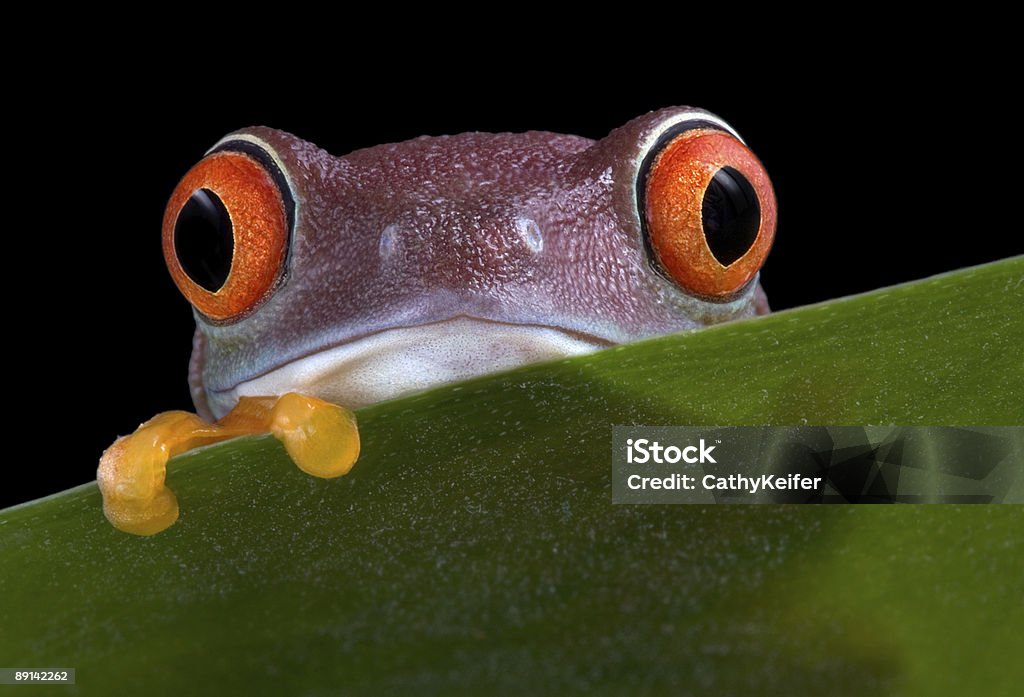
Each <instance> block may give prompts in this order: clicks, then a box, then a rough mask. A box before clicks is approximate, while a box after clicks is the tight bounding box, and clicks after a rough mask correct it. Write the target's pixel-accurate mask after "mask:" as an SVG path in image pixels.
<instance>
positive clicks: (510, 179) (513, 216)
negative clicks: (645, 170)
mask: <svg viewBox="0 0 1024 697" xmlns="http://www.w3.org/2000/svg"><path fill="white" fill-rule="evenodd" d="M707 118H710V119H715V117H713V116H710V115H709V114H706V112H702V111H699V110H693V109H688V108H676V109H666V110H662V111H659V112H653V113H651V114H647V115H646V116H643V117H640V118H638V119H635V120H633V121H631V122H630V123H628V124H626V125H625V126H623V127H621V128H619V129H616V130H615V131H613V132H612V133H611V134H609V135H608V136H607V137H606V138H604V139H602V140H599V141H591V140H589V139H586V138H581V137H577V136H568V135H557V134H552V133H540V132H530V133H521V134H483V133H467V134H462V135H457V136H443V137H422V138H418V139H415V140H411V141H408V142H404V143H398V144H392V145H381V146H377V147H373V148H368V149H365V150H359V151H356V152H353V153H351V154H349V155H346V156H344V157H334V156H332V155H330V154H328V153H326V152H324V151H323V150H321V149H319V148H317V147H316V146H315V145H313V144H311V143H307V142H305V141H303V140H300V139H298V138H296V137H294V136H292V135H289V134H287V133H284V132H281V131H277V130H273V129H269V128H249V129H244V130H242V131H238V132H237V133H235V134H232V135H230V136H228V137H227V138H225V140H230V139H232V138H237V137H239V136H242V137H252V138H255V139H258V140H259V141H261V142H262V143H263V144H265V145H267V146H269V147H270V148H271V149H272V151H273V153H274V154H275V156H276V157H277V158H278V159H279V161H280V163H281V165H283V170H284V171H285V173H286V175H287V177H288V178H289V180H290V182H291V185H292V187H293V189H294V191H293V193H294V197H295V201H296V215H295V226H294V230H293V234H292V244H291V250H290V256H289V259H288V262H287V269H286V278H285V282H284V283H283V284H282V285H281V286H280V287H279V288H278V290H277V291H276V292H275V293H274V294H273V295H272V296H271V297H270V298H269V299H268V300H267V301H266V302H265V303H263V304H262V305H261V306H260V307H259V308H258V309H257V310H256V311H255V312H253V313H251V314H250V315H248V316H246V317H244V318H243V319H241V320H239V321H236V322H234V323H230V324H215V323H211V322H209V321H207V320H205V319H204V318H203V317H202V316H200V315H198V314H197V318H196V319H197V332H196V338H195V342H194V355H193V365H192V370H191V376H190V382H191V384H192V388H193V396H194V398H195V401H196V406H197V408H198V410H199V411H200V413H201V414H206V415H209V414H210V410H209V408H208V406H207V400H206V394H207V392H208V391H223V390H228V389H230V388H232V387H234V386H235V385H237V384H238V383H239V382H242V381H245V380H248V379H251V378H253V377H255V376H258V375H261V374H263V373H266V372H268V371H270V370H273V369H275V368H277V367H279V366H281V365H283V364H285V363H288V362H290V361H293V360H295V359H297V358H300V357H303V356H307V355H311V354H314V353H316V352H318V351H321V350H323V349H326V348H328V347H332V346H336V345H339V344H343V343H345V342H347V341H350V340H352V339H355V338H358V337H361V336H365V335H367V334H371V333H374V332H378V331H381V330H385V329H390V328H396V327H410V326H415V325H421V324H425V323H430V322H435V321H439V320H445V319H449V318H452V317H456V316H461V315H465V316H470V317H475V318H480V319H486V320H494V321H499V322H507V323H512V324H526V325H542V326H547V327H555V328H558V329H561V330H563V331H566V332H569V333H573V334H580V335H584V336H586V337H590V338H594V339H598V340H599V341H600V342H602V343H606V344H612V343H620V342H626V341H631V340H635V339H639V338H642V337H645V336H650V335H655V334H662V333H666V332H671V331H676V330H682V329H690V328H695V327H700V326H704V325H707V324H712V323H717V322H722V321H726V320H730V319H734V318H737V317H743V316H750V315H753V314H755V313H756V310H757V306H758V303H759V302H761V301H763V296H762V295H761V294H760V292H759V288H757V282H756V280H755V282H753V283H751V284H750V285H749V286H748V287H746V288H745V289H743V290H741V291H740V293H738V294H737V296H736V297H735V298H731V299H730V300H729V301H728V302H720V301H710V300H706V299H701V298H697V297H694V296H692V295H689V294H687V293H686V292H684V291H683V290H682V289H680V288H679V287H678V286H677V285H676V284H675V283H673V282H672V281H670V280H668V279H667V278H665V277H664V276H663V275H661V274H660V273H658V272H657V271H656V270H655V269H654V268H653V266H652V263H651V260H650V258H649V256H648V252H647V250H646V249H645V246H644V242H643V236H642V231H641V225H640V219H639V216H638V212H637V202H636V186H637V184H636V177H637V173H638V171H639V169H640V167H641V163H642V162H643V159H644V157H645V156H646V155H647V154H648V151H649V148H650V147H651V146H652V145H653V141H654V140H655V139H656V138H657V137H658V135H659V134H660V133H663V132H664V131H665V130H666V129H667V128H669V127H670V126H672V124H674V123H678V122H680V121H684V120H689V119H707ZM715 120H716V121H717V119H715ZM722 128H723V130H728V127H727V126H725V125H724V124H722ZM482 372H483V371H482Z"/></svg>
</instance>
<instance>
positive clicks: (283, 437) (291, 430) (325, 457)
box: [270, 392, 359, 478]
mask: <svg viewBox="0 0 1024 697" xmlns="http://www.w3.org/2000/svg"><path fill="white" fill-rule="evenodd" d="M270 431H271V433H273V434H274V436H275V437H276V438H277V439H278V440H279V441H281V443H283V444H284V447H285V450H287V451H288V455H289V456H290V457H291V458H292V461H293V462H294V463H295V464H296V465H297V466H298V467H299V469H301V470H302V471H303V472H306V473H307V474H311V475H313V476H315V477H325V478H330V477H340V476H341V475H343V474H348V472H349V470H351V469H352V466H353V465H354V464H355V463H356V459H358V457H359V430H358V428H357V426H356V419H355V415H354V414H353V413H352V412H350V411H349V410H348V409H345V408H344V407H340V406H338V405H337V404H331V403H330V402H325V401H323V400H322V399H317V398H316V397H307V396H306V395H301V394H297V393H295V392H289V393H288V394H285V395H283V396H282V397H281V398H280V399H279V400H278V401H277V404H276V405H275V406H274V410H273V414H272V418H271V422H270Z"/></svg>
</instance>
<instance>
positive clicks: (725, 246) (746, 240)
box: [701, 167, 761, 266]
mask: <svg viewBox="0 0 1024 697" xmlns="http://www.w3.org/2000/svg"><path fill="white" fill-rule="evenodd" d="M701 219H702V222H703V227H704V238H705V239H706V240H707V243H708V249H710V250H711V253H712V254H714V255H715V258H716V259H718V261H719V262H721V263H722V266H728V265H729V264H731V263H733V262H734V261H736V260H737V259H739V258H740V257H741V256H743V255H744V254H746V253H747V250H748V249H750V247H751V245H753V244H754V240H756V239H757V230H758V228H759V227H760V226H761V206H760V205H759V204H758V202H757V192H756V191H754V187H753V186H752V185H751V184H750V181H749V180H747V178H746V177H744V176H743V174H741V173H740V172H739V171H738V170H736V169H734V168H732V167H722V168H721V169H720V170H718V171H717V172H715V176H714V177H713V178H712V179H711V181H710V182H708V187H707V188H706V189H705V190H704V201H703V203H702V204H701Z"/></svg>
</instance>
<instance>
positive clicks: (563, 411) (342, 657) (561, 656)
mask: <svg viewBox="0 0 1024 697" xmlns="http://www.w3.org/2000/svg"><path fill="white" fill-rule="evenodd" d="M1022 308H1024V257H1015V258H1013V259H1009V260H1005V261H1003V262H999V263H996V264H991V265H987V266H982V267H977V268H972V269H966V270H963V271H958V272H955V273H952V274H948V275H945V276H941V277H936V278H932V279H927V280H924V281H920V282H917V283H913V284H909V285H905V286H900V287H896V288H889V289H884V290H881V291H878V292H874V293H870V294H867V295H862V296H858V297H853V298H847V299H842V300H837V301H834V302H829V303H825V304H821V305H816V306H811V307H806V308H801V309H798V310H793V311H786V312H781V313H778V314H775V315H771V316H767V317H763V318H758V319H755V320H751V321H744V322H738V323H734V324H728V325H722V326H719V327H714V328H711V329H708V330H704V331H701V332H696V333H691V334H683V335H674V336H667V337H661V338H657V339H653V340H648V341H645V342H641V343H638V344H635V345H629V346H622V347H618V348H615V349H611V350H608V351H604V352H601V353H598V354H594V355H590V356H584V357H580V358H574V359H571V360H566V361H561V362H557V363H552V364H546V365H536V366H529V367H526V368H522V369H519V370H516V371H513V372H509V373H505V374H502V375H498V376H493V377H487V378H482V379H478V380H474V381H472V382H468V383H464V384H461V385H456V386H450V387H445V388H442V389H438V390H435V391H432V392H429V393H426V394H422V395H418V396H414V397H410V398H406V399H402V400H398V401H394V402H390V403H385V404H380V405H376V406H373V407H370V408H367V409H364V410H362V411H360V412H359V419H360V424H361V432H362V435H363V452H364V454H363V456H362V458H361V460H360V462H359V463H358V464H357V465H356V467H355V469H354V470H353V471H352V473H351V474H350V475H348V476H347V477H343V478H341V479H337V480H330V481H325V480H317V479H312V478H310V477H306V476H304V475H302V474H301V473H300V472H299V471H298V470H297V469H296V468H295V467H294V466H293V465H292V464H291V463H290V462H289V460H288V459H287V457H286V456H285V454H284V452H283V450H282V449H281V447H280V446H279V445H278V444H277V442H276V441H274V440H273V439H272V438H269V437H260V438H249V439H242V440H237V441H234V442H231V443H227V444H224V445H219V446H215V447H211V448H207V449H204V450H200V451H196V452H193V453H190V454H186V455H184V456H181V457H178V458H176V459H175V460H174V461H172V463H171V464H170V467H169V476H168V479H169V483H170V486H171V488H172V489H173V490H174V491H175V492H176V494H177V496H178V500H179V502H180V504H181V518H180V520H179V521H178V523H177V524H176V525H174V526H173V527H172V528H171V529H169V530H168V531H166V532H164V533H161V534H159V535H157V536H155V537H152V538H138V537H133V536H130V535H126V534H123V533H120V532H118V531H116V530H114V529H113V528H112V527H110V526H109V525H108V524H107V522H106V521H105V519H104V518H103V515H102V513H101V506H100V504H101V502H100V496H99V493H98V491H97V489H96V487H95V485H94V484H89V485H86V486H83V487H78V488H76V489H72V490H70V491H67V492H64V493H62V494H58V495H56V496H52V497H49V498H47V499H43V500H40V501H36V502H33V503H30V504H26V505H23V506H19V507H15V508H12V509H8V510H6V511H3V512H0V560H2V569H0V666H4V667H45V666H65V667H74V668H76V669H77V682H78V684H77V686H76V687H75V688H67V687H62V688H53V694H83V695H94V694H96V695H117V694H147V695H154V694H187V695H207V694H209V695H225V694H246V695H256V694H273V695H288V694H311V695H312V694H316V695H323V694H346V695H349V694H415V695H429V694H443V695H452V694H517V695H520V694H529V695H535V694H557V695H563V694H588V695H589V694H630V695H634V694H649V693H657V694H665V693H668V694H709V695H725V694H744V695H751V694H773V695H774V694H800V695H833V696H834V695H864V694H899V695H947V694H948V695H963V694H978V695H981V694H984V695H1000V694H1007V695H1008V694H1010V693H1011V691H1013V690H1017V689H1019V686H1020V685H1021V684H1024V667H1022V666H1024V663H1022V662H1021V661H1020V660H1019V658H1020V656H1021V655H1022V654H1024V633H1022V632H1021V631H1020V628H1021V627H1024V603H1022V602H1021V600H1022V597H1024V586H1022V579H1024V542H1022V536H1021V531H1022V530H1024V508H1022V507H1020V506H1012V505H1004V506H890V507H885V506H879V507H869V506H830V507H814V506H622V505H612V503H611V489H610V487H611V483H610V482H611V480H610V474H611V467H610V460H611V458H610V441H611V425H612V424H617V423H621V424H628V423H637V424H639V423H646V424H673V423H680V424H721V425H728V424H763V423H768V424H821V425H826V424H867V423H870V424H888V423H893V424H949V425H958V424H989V425H1017V424H1021V422H1022V414H1024V360H1022V347H1024V316H1022ZM140 416H143V415H140ZM37 452H43V451H37ZM10 466H11V465H9V467H10ZM22 466H27V467H45V466H48V464H47V463H46V462H28V463H25V464H23V465H22ZM1018 498H1019V497H1018ZM40 689H42V688H40ZM19 694H20V693H19Z"/></svg>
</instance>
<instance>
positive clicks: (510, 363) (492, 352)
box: [205, 317, 612, 418]
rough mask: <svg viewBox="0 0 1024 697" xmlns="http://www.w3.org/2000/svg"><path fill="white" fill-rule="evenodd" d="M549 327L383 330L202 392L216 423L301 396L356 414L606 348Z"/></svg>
mask: <svg viewBox="0 0 1024 697" xmlns="http://www.w3.org/2000/svg"><path fill="white" fill-rule="evenodd" d="M611 343H612V342H610V341H605V340H603V339H598V338H596V337H591V336H585V335H580V334H573V333H570V332H567V331H563V330H560V329H555V328H552V327H543V326H537V325H517V324H506V323H503V322H493V321H489V320H482V319H476V318H470V317H458V318H454V319H449V320H444V321H441V322H434V323H431V324H424V325H419V326H415V327H405V328H400V329H388V330H385V331H381V332H378V333H376V334H371V335H369V336H365V337H362V338H360V339H357V340H354V341H351V342H348V343H345V344H341V345H339V346H334V347H331V348H328V349H325V350H323V351H320V352H318V353H315V354H312V355H309V356H305V357H303V358H300V359H298V360H295V361H292V362H290V363H287V364H285V365H282V366H281V367H279V368H276V369H274V370H272V371H270V372H268V373H265V374H263V375H260V376H258V377H255V378H252V379H251V380H247V381H245V382H242V383H239V384H238V385H236V386H235V387H233V388H231V389H228V390H223V391H215V390H207V391H206V392H205V397H206V402H207V404H206V406H208V407H209V410H210V412H211V413H212V414H213V416H215V417H217V418H220V417H221V416H223V415H224V414H226V413H227V412H228V411H230V410H231V408H232V407H233V406H234V405H235V403H236V402H237V401H238V398H239V397H246V396H271V395H281V394H284V393H286V392H301V393H303V394H308V395H312V396H315V397H320V398H321V399H326V400H327V401H330V402H334V403H336V404H341V405H344V406H346V407H350V408H357V407H361V406H365V405H367V404H372V403H374V402H380V401H383V400H386V399H393V398H395V397H401V396H403V395H407V394H410V393H413V392H420V391H422V390H426V389H429V388H431V387H437V386H439V385H443V384H447V383H451V382H458V381H460V380H466V379H468V378H471V377H476V376H478V375H484V374H486V373H493V372H497V371H501V370H508V369H511V368H515V367H517V366H521V365H524V364H526V363H534V362H536V361H543V360H550V359H555V358H563V357H566V356H576V355H579V354H583V353H589V352H591V351H595V350H597V349H600V348H605V347H606V346H609V345H611Z"/></svg>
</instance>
